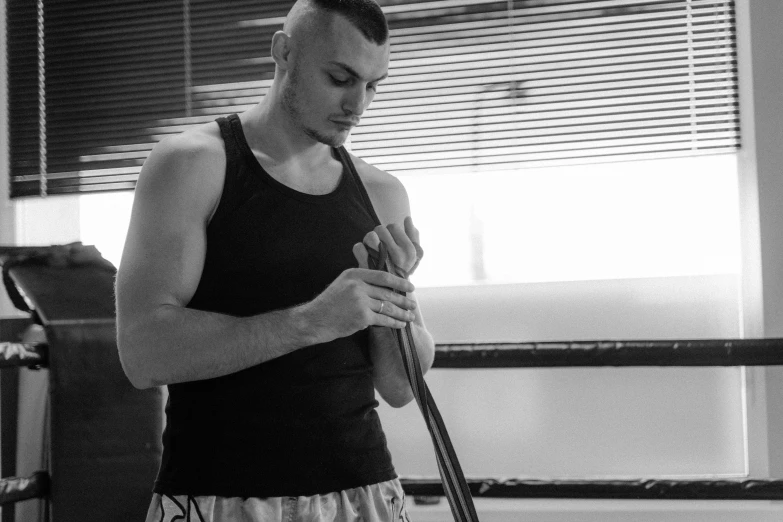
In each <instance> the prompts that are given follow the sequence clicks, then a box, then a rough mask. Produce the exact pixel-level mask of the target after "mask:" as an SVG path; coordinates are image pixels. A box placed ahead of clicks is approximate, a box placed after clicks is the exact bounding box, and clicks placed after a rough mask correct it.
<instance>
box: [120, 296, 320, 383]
mask: <svg viewBox="0 0 783 522" xmlns="http://www.w3.org/2000/svg"><path fill="white" fill-rule="evenodd" d="M118 331H119V336H118V343H119V347H120V353H121V354H124V357H122V363H123V367H124V368H125V371H126V374H127V375H128V377H129V378H130V380H131V382H132V383H133V385H134V386H136V387H138V388H148V387H151V386H161V385H164V384H173V383H177V382H185V381H194V380H202V379H209V378H213V377H220V376H223V375H227V374H230V373H234V372H237V371H239V370H243V369H245V368H249V367H251V366H254V365H256V364H260V363H262V362H265V361H268V360H271V359H275V358H277V357H280V356H282V355H285V354H287V353H290V352H292V351H294V350H297V349H299V348H302V347H305V346H309V345H311V344H315V343H317V342H319V341H318V338H317V333H316V332H314V331H313V328H312V325H311V322H310V321H308V319H307V314H306V310H305V309H304V305H302V306H297V307H294V308H289V309H285V310H279V311H274V312H269V313H265V314H261V315H257V316H252V317H233V316H228V315H224V314H218V313H212V312H204V311H201V310H192V309H189V308H183V307H178V306H173V305H163V306H160V307H159V308H158V309H157V310H155V311H154V312H153V313H151V314H150V315H149V316H148V317H146V318H145V319H144V320H139V321H136V322H135V323H134V324H128V325H125V324H123V323H122V322H121V321H120V322H119V323H118ZM123 348H129V349H123Z"/></svg>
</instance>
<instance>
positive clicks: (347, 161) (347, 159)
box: [336, 146, 382, 225]
mask: <svg viewBox="0 0 783 522" xmlns="http://www.w3.org/2000/svg"><path fill="white" fill-rule="evenodd" d="M336 150H337V154H338V155H339V156H340V161H342V163H343V165H344V166H345V167H347V169H348V172H349V174H350V176H351V179H352V180H353V182H354V184H355V185H356V187H357V188H358V189H359V194H360V195H361V197H362V201H363V202H364V206H365V208H366V210H367V212H368V213H369V214H370V216H372V219H373V221H375V224H376V225H381V224H382V223H381V220H380V219H378V214H376V213H375V207H373V206H372V200H371V199H370V195H369V194H368V193H367V189H366V188H365V186H364V183H362V179H361V178H360V177H359V173H358V172H357V171H356V167H355V166H354V164H353V161H352V160H351V155H350V154H348V151H346V150H345V147H342V146H340V147H337V149H336Z"/></svg>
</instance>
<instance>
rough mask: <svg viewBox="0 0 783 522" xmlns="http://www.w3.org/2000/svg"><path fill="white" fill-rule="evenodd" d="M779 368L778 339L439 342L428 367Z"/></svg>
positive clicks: (781, 343)
mask: <svg viewBox="0 0 783 522" xmlns="http://www.w3.org/2000/svg"><path fill="white" fill-rule="evenodd" d="M778 365H783V339H780V338H775V339H701V340H664V341H548V342H528V343H510V342H508V343H506V342H504V343H448V344H447V343H438V344H436V346H435V362H434V363H433V368H545V367H574V366H778Z"/></svg>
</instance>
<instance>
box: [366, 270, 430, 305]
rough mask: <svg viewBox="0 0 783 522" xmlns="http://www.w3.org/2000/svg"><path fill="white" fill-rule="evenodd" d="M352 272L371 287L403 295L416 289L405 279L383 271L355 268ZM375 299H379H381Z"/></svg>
mask: <svg viewBox="0 0 783 522" xmlns="http://www.w3.org/2000/svg"><path fill="white" fill-rule="evenodd" d="M353 272H354V273H355V274H356V276H357V277H358V278H359V279H361V280H362V281H364V282H365V283H367V284H369V285H372V286H377V287H383V288H387V289H390V290H396V291H398V292H403V293H408V292H413V291H414V290H415V289H416V287H414V286H413V284H412V283H411V282H410V281H408V280H407V279H404V278H402V277H399V276H396V275H394V274H390V273H389V272H385V271H383V270H369V269H364V268H357V269H354V270H353ZM377 298H378V299H381V297H377Z"/></svg>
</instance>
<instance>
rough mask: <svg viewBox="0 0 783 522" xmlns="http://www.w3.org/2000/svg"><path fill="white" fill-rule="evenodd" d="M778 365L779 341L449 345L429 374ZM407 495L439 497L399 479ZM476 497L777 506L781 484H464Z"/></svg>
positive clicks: (426, 485) (435, 484)
mask: <svg viewBox="0 0 783 522" xmlns="http://www.w3.org/2000/svg"><path fill="white" fill-rule="evenodd" d="M775 365H783V339H704V340H658V341H644V340H635V341H570V342H563V341H550V342H530V343H449V344H438V345H436V347H435V361H434V363H433V365H432V367H433V368H452V369H465V368H485V369H488V368H556V367H563V368H565V367H606V366H611V367H633V366H659V367H685V366H687V367H694V366H775ZM400 480H401V482H402V485H403V488H404V489H405V492H406V493H407V494H408V495H412V496H414V497H415V496H442V495H443V488H442V486H441V484H440V481H439V480H438V479H434V478H433V479H428V478H412V477H411V478H408V477H401V479H400ZM468 487H469V488H470V491H471V494H472V495H473V496H474V497H487V498H517V499H519V498H528V499H530V498H570V499H613V500H616V499H636V500H783V480H752V479H749V480H712V481H710V480H654V479H642V480H550V481H544V480H536V479H521V478H511V479H507V480H497V479H492V478H484V479H476V478H473V479H468Z"/></svg>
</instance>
